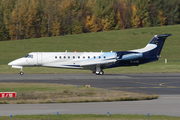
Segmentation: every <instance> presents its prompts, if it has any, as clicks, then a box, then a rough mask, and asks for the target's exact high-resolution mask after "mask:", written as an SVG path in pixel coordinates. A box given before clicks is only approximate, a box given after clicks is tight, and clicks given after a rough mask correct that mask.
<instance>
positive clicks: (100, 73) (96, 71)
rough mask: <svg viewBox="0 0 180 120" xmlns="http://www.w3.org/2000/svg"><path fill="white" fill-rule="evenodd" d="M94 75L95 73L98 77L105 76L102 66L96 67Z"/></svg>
mask: <svg viewBox="0 0 180 120" xmlns="http://www.w3.org/2000/svg"><path fill="white" fill-rule="evenodd" d="M93 73H95V74H96V75H104V72H103V70H102V69H101V67H100V66H96V68H95V71H93Z"/></svg>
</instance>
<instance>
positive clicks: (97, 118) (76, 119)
mask: <svg viewBox="0 0 180 120" xmlns="http://www.w3.org/2000/svg"><path fill="white" fill-rule="evenodd" d="M9 119H10V117H9V116H0V120H9ZM12 119H13V120H179V119H180V118H179V117H171V116H163V115H150V116H149V117H147V115H120V114H116V115H111V114H110V115H109V116H107V115H93V114H83V115H58V116H57V115H15V116H12Z"/></svg>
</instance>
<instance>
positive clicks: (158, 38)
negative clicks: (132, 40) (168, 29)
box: [117, 34, 171, 66]
mask: <svg viewBox="0 0 180 120" xmlns="http://www.w3.org/2000/svg"><path fill="white" fill-rule="evenodd" d="M169 36H171V34H164V35H154V37H153V38H152V40H151V41H150V42H149V43H148V44H147V45H146V46H145V47H144V48H141V49H136V50H130V51H122V52H121V51H119V52H117V59H118V64H119V66H134V65H139V64H144V63H148V62H153V61H156V60H158V59H159V57H160V53H161V50H162V48H163V45H164V42H165V40H166V38H167V37H169Z"/></svg>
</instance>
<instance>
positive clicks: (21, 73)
mask: <svg viewBox="0 0 180 120" xmlns="http://www.w3.org/2000/svg"><path fill="white" fill-rule="evenodd" d="M20 75H24V73H23V67H22V68H21V72H20Z"/></svg>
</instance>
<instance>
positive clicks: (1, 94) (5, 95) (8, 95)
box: [0, 92, 16, 98]
mask: <svg viewBox="0 0 180 120" xmlns="http://www.w3.org/2000/svg"><path fill="white" fill-rule="evenodd" d="M12 97H13V98H15V97H16V92H0V98H12Z"/></svg>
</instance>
